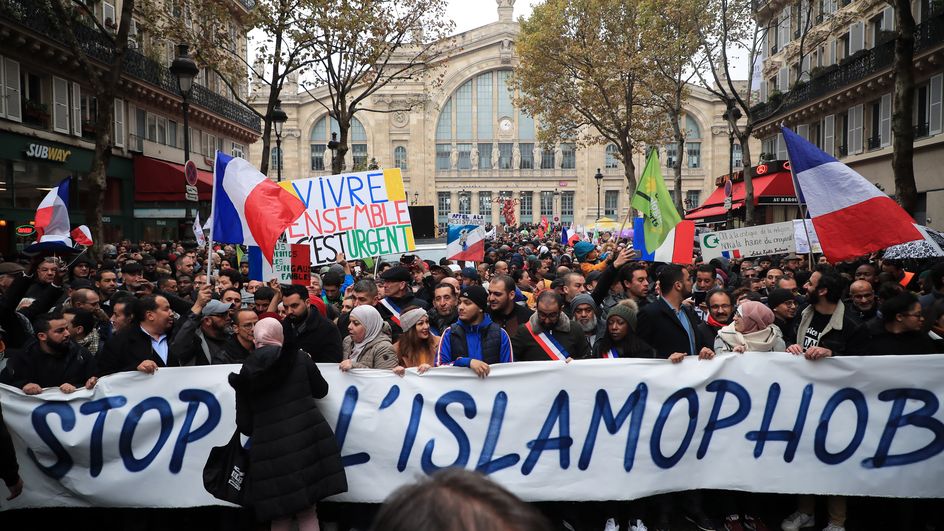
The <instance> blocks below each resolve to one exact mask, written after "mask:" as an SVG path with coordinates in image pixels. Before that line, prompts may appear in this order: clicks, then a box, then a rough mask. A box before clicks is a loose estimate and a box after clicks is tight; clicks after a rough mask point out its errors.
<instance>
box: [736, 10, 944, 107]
mask: <svg viewBox="0 0 944 531" xmlns="http://www.w3.org/2000/svg"><path fill="white" fill-rule="evenodd" d="M941 43H944V13H938V14H936V15H935V16H934V18H932V19H930V20H928V21H926V22H923V23H921V24H919V25H918V26H917V27H916V28H915V53H916V54H917V53H919V52H921V51H923V50H925V49H926V48H930V47H932V46H940V45H941ZM894 62H895V41H894V40H891V41H888V42H884V43H881V44H879V45H877V46H875V47H874V48H872V49H870V50H862V51H860V52H858V53H856V54H855V55H852V56H850V57H847V58H846V59H844V60H843V61H841V62H840V64H838V65H832V66H829V67H825V68H823V69H822V70H820V71H818V72H813V77H812V79H810V80H809V81H807V82H801V83H798V84H797V86H795V87H794V88H793V90H791V91H790V92H788V93H786V94H784V95H783V97H782V98H771V100H770V101H767V102H762V103H758V104H757V105H755V106H753V107H751V115H752V116H753V118H754V122H755V123H761V122H764V121H765V120H767V119H768V118H771V117H773V116H775V115H779V114H783V113H786V112H788V111H791V110H793V109H796V108H799V107H802V106H804V105H806V104H807V103H808V102H810V101H812V100H815V99H818V98H821V97H823V96H826V95H827V94H831V93H833V92H834V91H837V90H839V89H842V88H844V87H848V86H850V85H852V84H854V83H857V82H859V81H861V80H862V79H865V78H867V77H870V76H872V75H873V74H876V73H878V72H881V71H883V70H886V69H889V68H891V67H892V66H893V64H894Z"/></svg>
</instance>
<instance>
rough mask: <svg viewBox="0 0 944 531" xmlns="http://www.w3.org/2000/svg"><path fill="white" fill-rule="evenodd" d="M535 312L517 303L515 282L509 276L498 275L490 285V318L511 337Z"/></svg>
mask: <svg viewBox="0 0 944 531" xmlns="http://www.w3.org/2000/svg"><path fill="white" fill-rule="evenodd" d="M532 313H533V312H532V311H531V310H530V309H529V308H528V307H527V306H525V305H523V304H517V303H516V302H515V281H514V279H512V278H511V277H510V276H508V275H498V276H496V277H494V278H492V281H491V282H489V283H488V316H489V317H491V318H492V321H493V322H495V323H498V325H499V326H501V327H502V328H503V329H504V330H505V331H506V332H508V335H509V336H511V337H515V334H516V333H517V332H518V327H519V326H521V325H524V324H525V323H527V322H528V319H530V318H531V314H532Z"/></svg>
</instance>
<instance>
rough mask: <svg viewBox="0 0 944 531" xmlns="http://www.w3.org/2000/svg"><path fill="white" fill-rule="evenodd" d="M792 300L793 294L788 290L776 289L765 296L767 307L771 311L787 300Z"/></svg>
mask: <svg viewBox="0 0 944 531" xmlns="http://www.w3.org/2000/svg"><path fill="white" fill-rule="evenodd" d="M793 298H794V297H793V293H791V292H790V290H786V289H783V288H777V289H775V290H772V291H771V292H770V293H769V294H768V295H767V306H770V308H771V309H773V308H776V307H777V306H780V305H781V304H783V303H785V302H787V301H789V300H793Z"/></svg>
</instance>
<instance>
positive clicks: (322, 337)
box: [282, 306, 341, 363]
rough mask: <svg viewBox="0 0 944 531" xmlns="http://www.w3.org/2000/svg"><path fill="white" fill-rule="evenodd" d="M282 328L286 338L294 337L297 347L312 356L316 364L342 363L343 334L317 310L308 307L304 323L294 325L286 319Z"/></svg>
mask: <svg viewBox="0 0 944 531" xmlns="http://www.w3.org/2000/svg"><path fill="white" fill-rule="evenodd" d="M282 327H283V328H285V337H294V338H295V341H294V342H295V345H296V346H297V347H298V348H300V349H302V350H304V351H305V352H307V353H308V354H310V355H311V359H313V360H314V361H315V363H341V334H340V333H339V332H338V328H337V327H336V326H334V323H332V322H331V321H329V320H327V319H325V318H324V317H322V316H321V313H320V312H319V311H318V310H317V309H316V308H314V307H312V306H309V307H308V318H307V319H305V322H304V323H302V324H300V325H294V324H292V321H291V320H290V319H285V320H284V321H282ZM290 329H291V330H290Z"/></svg>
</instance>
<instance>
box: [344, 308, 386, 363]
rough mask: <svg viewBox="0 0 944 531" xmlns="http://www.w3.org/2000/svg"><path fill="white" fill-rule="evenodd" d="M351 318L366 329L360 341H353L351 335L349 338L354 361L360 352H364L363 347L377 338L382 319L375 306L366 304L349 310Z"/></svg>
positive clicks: (358, 357)
mask: <svg viewBox="0 0 944 531" xmlns="http://www.w3.org/2000/svg"><path fill="white" fill-rule="evenodd" d="M351 318H352V319H357V320H358V322H360V323H361V325H363V326H364V329H365V330H366V331H367V332H366V333H365V334H364V340H363V341H361V342H360V343H358V342H356V341H354V338H353V337H352V338H351V343H352V344H353V349H352V351H351V354H352V355H351V358H352V360H353V361H355V362H356V361H357V360H358V359H360V357H361V353H363V352H364V348H365V347H366V346H367V345H369V344H370V343H371V342H373V341H374V340H375V339H377V336H378V335H380V331H381V330H383V324H384V320H383V318H382V317H380V312H378V311H377V308H374V307H373V306H369V305H366V304H365V305H362V306H358V307H357V308H354V309H353V310H351Z"/></svg>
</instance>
